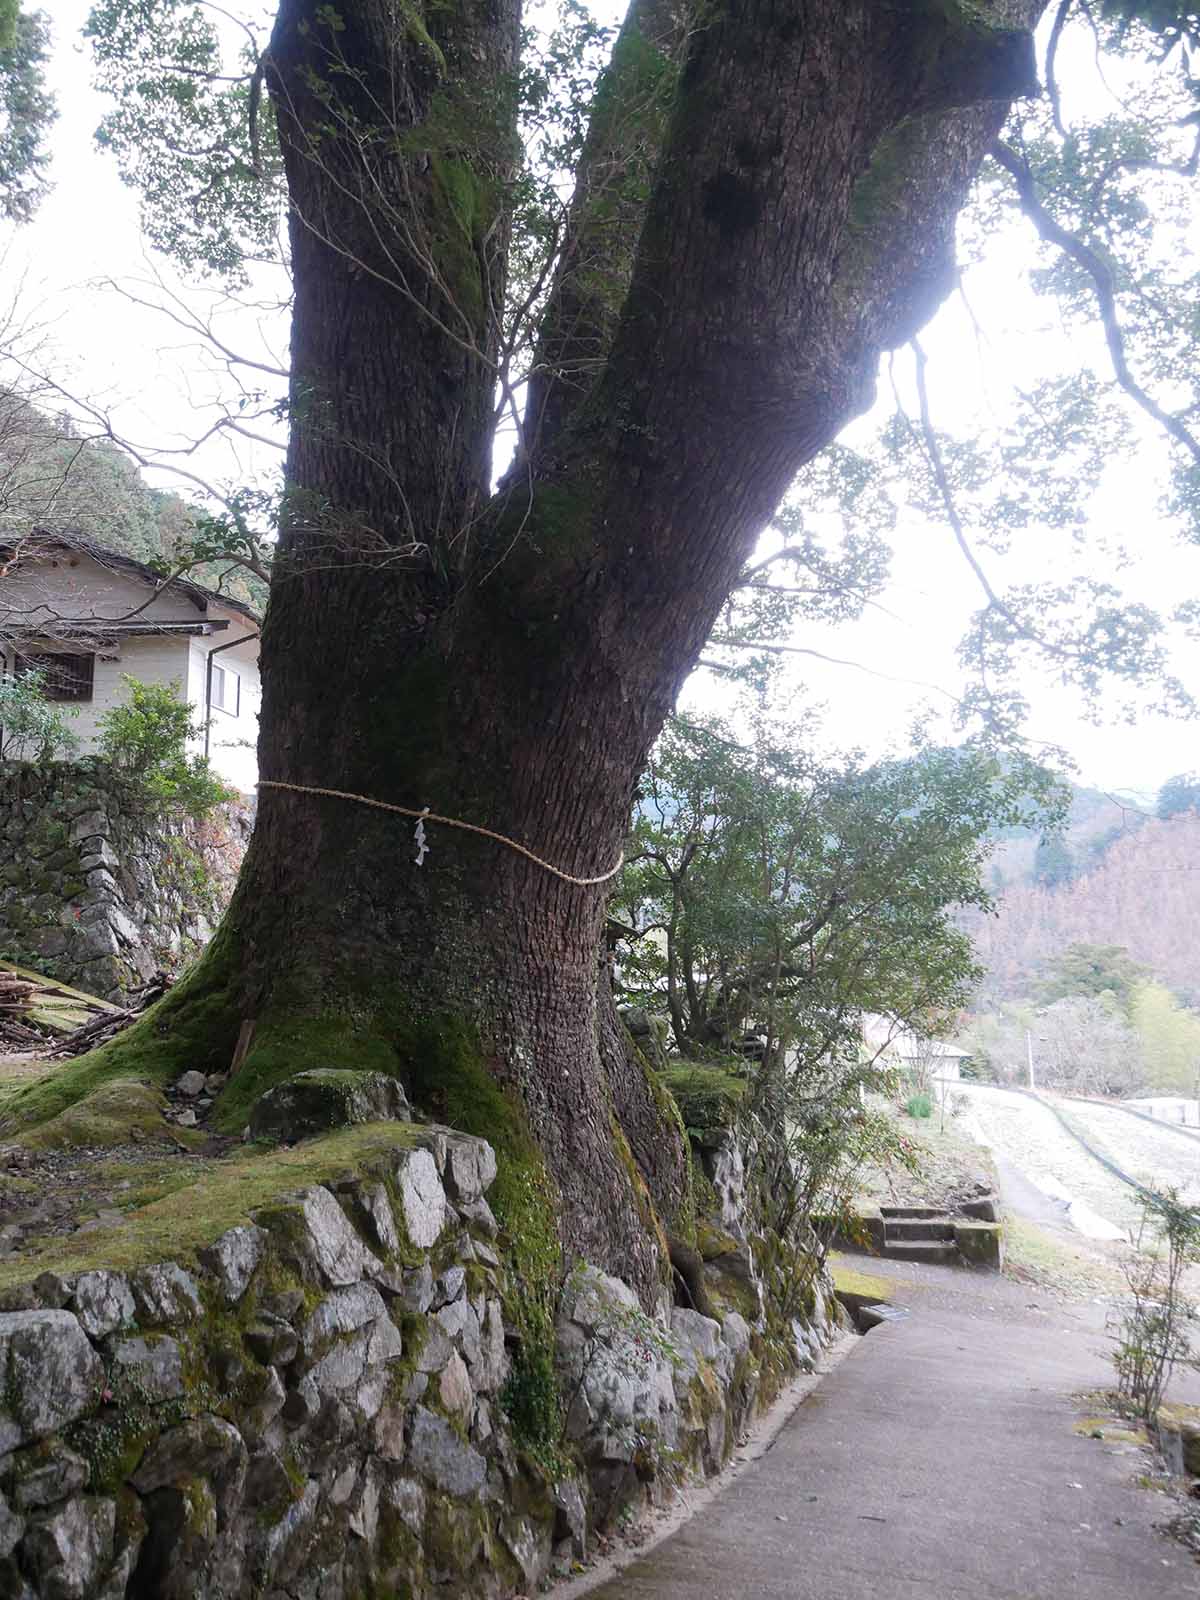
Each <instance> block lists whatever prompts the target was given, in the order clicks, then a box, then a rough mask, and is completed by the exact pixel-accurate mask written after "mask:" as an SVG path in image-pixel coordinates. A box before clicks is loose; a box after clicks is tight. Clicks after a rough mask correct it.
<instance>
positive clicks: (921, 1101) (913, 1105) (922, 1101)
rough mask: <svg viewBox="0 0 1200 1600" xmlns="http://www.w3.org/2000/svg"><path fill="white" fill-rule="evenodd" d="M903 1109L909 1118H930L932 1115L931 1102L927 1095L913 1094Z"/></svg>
mask: <svg viewBox="0 0 1200 1600" xmlns="http://www.w3.org/2000/svg"><path fill="white" fill-rule="evenodd" d="M904 1109H905V1110H906V1111H907V1112H908V1114H909V1116H910V1117H917V1118H924V1117H931V1116H932V1115H933V1101H932V1100H931V1099H930V1098H929V1096H928V1095H927V1094H914V1095H913V1097H912V1099H911V1100H910V1101H909V1102H908V1103H907V1105H906V1106H905V1107H904Z"/></svg>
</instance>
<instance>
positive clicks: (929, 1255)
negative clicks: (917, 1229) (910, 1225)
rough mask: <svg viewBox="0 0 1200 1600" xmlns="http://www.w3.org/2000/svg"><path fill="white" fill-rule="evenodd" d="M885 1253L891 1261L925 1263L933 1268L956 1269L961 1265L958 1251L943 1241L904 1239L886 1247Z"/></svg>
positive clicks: (884, 1248)
mask: <svg viewBox="0 0 1200 1600" xmlns="http://www.w3.org/2000/svg"><path fill="white" fill-rule="evenodd" d="M883 1253H884V1255H885V1256H887V1257H888V1259H889V1260H891V1261H924V1262H926V1263H928V1264H929V1265H931V1266H947V1267H954V1266H957V1265H958V1264H959V1254H958V1250H957V1249H956V1247H955V1246H954V1245H953V1244H946V1243H944V1242H943V1241H942V1240H941V1239H902V1240H900V1241H899V1242H898V1243H895V1244H893V1243H891V1242H890V1241H889V1242H888V1243H887V1244H885V1245H884V1247H883Z"/></svg>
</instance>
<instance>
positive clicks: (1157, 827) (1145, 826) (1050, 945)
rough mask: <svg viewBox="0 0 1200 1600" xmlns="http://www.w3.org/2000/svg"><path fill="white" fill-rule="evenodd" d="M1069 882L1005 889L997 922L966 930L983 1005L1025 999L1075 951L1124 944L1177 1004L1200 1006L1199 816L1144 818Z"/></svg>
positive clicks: (982, 921) (978, 921)
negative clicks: (1056, 962)
mask: <svg viewBox="0 0 1200 1600" xmlns="http://www.w3.org/2000/svg"><path fill="white" fill-rule="evenodd" d="M1090 856H1091V859H1090V861H1088V862H1087V863H1086V864H1085V865H1084V866H1083V869H1082V870H1078V869H1076V871H1077V875H1076V876H1073V877H1070V878H1067V879H1065V880H1063V881H1059V882H1056V883H1049V884H1047V883H1044V882H1043V883H1038V882H1028V881H1027V882H1023V883H1013V884H1011V885H1009V886H1008V887H1005V888H1003V889H1002V891H1001V893H1000V895H999V915H998V916H994V917H981V916H979V915H978V914H977V913H971V914H970V915H969V916H966V917H964V925H965V926H967V927H968V929H969V931H970V932H971V934H972V935H973V937H974V940H975V944H976V949H977V952H978V955H979V959H980V961H981V962H982V963H983V965H984V966H986V967H987V969H988V977H987V980H986V982H985V985H984V995H983V999H984V1002H985V1003H990V1002H991V1001H993V1000H997V999H1009V998H1013V997H1015V996H1017V995H1020V994H1024V993H1028V992H1029V990H1030V987H1031V984H1032V983H1033V981H1034V979H1035V978H1036V976H1037V974H1038V971H1039V968H1040V967H1041V966H1042V965H1043V964H1044V963H1045V962H1047V961H1048V960H1051V959H1053V958H1054V957H1056V956H1058V955H1059V954H1060V953H1061V952H1062V951H1063V950H1065V949H1066V948H1067V947H1068V946H1070V945H1074V944H1116V945H1123V946H1124V947H1125V948H1126V949H1127V950H1128V951H1129V953H1130V955H1131V956H1132V957H1133V959H1134V960H1135V961H1138V962H1140V963H1142V964H1143V965H1144V966H1146V967H1148V968H1150V970H1151V971H1152V973H1153V974H1154V975H1155V976H1156V977H1158V978H1161V979H1162V980H1163V981H1164V982H1165V983H1167V984H1168V985H1169V986H1170V987H1171V988H1172V989H1174V990H1175V991H1176V993H1177V994H1178V995H1179V996H1180V998H1181V999H1183V1000H1185V1001H1187V1002H1189V1003H1191V1004H1195V1003H1197V1002H1198V1001H1200V814H1197V813H1196V812H1195V811H1188V812H1185V813H1181V814H1179V815H1176V816H1173V817H1171V818H1169V819H1168V820H1166V821H1160V820H1158V819H1157V818H1153V817H1145V818H1142V819H1141V820H1140V822H1139V824H1138V825H1137V826H1134V827H1130V828H1129V829H1128V830H1127V831H1125V832H1124V833H1121V834H1119V835H1118V836H1117V837H1114V838H1112V839H1110V840H1108V841H1107V842H1106V846H1105V848H1104V849H1103V850H1102V851H1096V852H1091V853H1090Z"/></svg>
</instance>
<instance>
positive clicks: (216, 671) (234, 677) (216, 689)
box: [211, 661, 242, 717]
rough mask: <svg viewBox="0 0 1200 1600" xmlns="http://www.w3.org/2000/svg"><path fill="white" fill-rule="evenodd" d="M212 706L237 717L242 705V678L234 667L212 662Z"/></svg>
mask: <svg viewBox="0 0 1200 1600" xmlns="http://www.w3.org/2000/svg"><path fill="white" fill-rule="evenodd" d="M211 704H212V707H213V709H214V711H225V712H227V713H228V714H229V715H230V716H231V717H236V716H237V714H238V712H239V711H240V710H241V705H242V680H241V678H240V677H239V676H238V674H237V673H236V672H234V670H233V668H232V667H220V666H218V665H217V663H216V662H215V661H214V662H213V663H212V701H211Z"/></svg>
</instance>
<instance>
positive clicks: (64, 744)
mask: <svg viewBox="0 0 1200 1600" xmlns="http://www.w3.org/2000/svg"><path fill="white" fill-rule="evenodd" d="M75 715H76V712H75V711H73V710H72V711H67V712H63V711H60V710H59V709H58V707H57V706H56V705H54V704H53V703H52V702H51V701H49V700H47V699H46V674H45V671H44V670H43V668H41V667H34V668H31V669H30V670H29V671H28V672H25V673H22V675H21V676H20V677H19V678H9V677H3V678H0V760H4V761H54V760H57V759H59V758H61V757H69V756H71V755H72V754H74V752H75V751H76V750H77V749H78V748H79V740H78V739H76V737H75V735H74V734H73V733H72V732H71V730H70V728H68V727H67V718H68V717H73V716H75Z"/></svg>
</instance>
